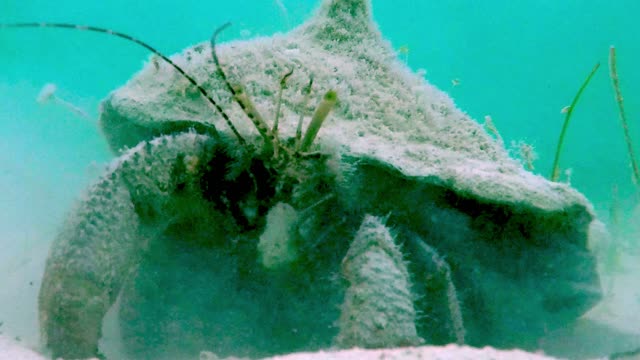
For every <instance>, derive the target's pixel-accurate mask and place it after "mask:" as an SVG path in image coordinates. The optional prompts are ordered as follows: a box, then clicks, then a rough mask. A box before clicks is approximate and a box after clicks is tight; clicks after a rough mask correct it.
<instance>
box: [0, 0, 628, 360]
mask: <svg viewBox="0 0 640 360" xmlns="http://www.w3.org/2000/svg"><path fill="white" fill-rule="evenodd" d="M315 4H316V1H315V0H282V1H271V0H268V1H266V0H237V1H234V2H225V3H223V4H221V3H220V2H202V1H196V0H187V1H183V2H180V4H178V3H176V2H169V1H153V2H152V1H138V2H136V3H135V4H132V3H131V2H130V1H125V0H113V1H109V2H98V1H77V0H74V1H72V0H62V1H56V2H52V1H47V0H33V1H28V2H27V1H19V0H5V1H2V2H1V3H0V22H13V21H68V22H76V23H83V24H94V25H98V26H105V27H113V28H115V29H118V30H121V31H124V32H128V33H131V34H133V35H136V36H138V37H140V38H142V39H144V40H146V41H148V42H150V43H151V44H153V45H154V46H156V47H157V48H159V49H161V50H162V51H164V52H166V53H168V54H170V53H174V52H177V51H179V50H181V49H182V48H184V47H186V46H189V45H191V44H193V43H195V42H198V41H202V40H204V39H207V38H208V36H209V34H210V33H211V31H212V29H213V28H215V27H216V26H218V25H219V24H221V23H224V22H226V21H229V20H231V21H233V22H234V27H233V28H232V29H231V30H230V32H229V34H228V35H227V39H232V38H247V37H252V36H255V35H269V34H271V33H273V32H276V31H285V30H287V29H289V28H291V27H293V26H295V25H296V24H299V23H300V22H301V21H302V20H303V19H304V18H305V17H307V16H308V15H309V14H310V12H311V11H312V10H313V8H314V7H315ZM281 5H282V6H281ZM373 7H374V16H375V19H376V20H377V22H378V23H379V24H380V27H381V30H382V31H383V33H384V34H385V36H386V37H388V38H389V39H390V41H391V42H392V44H393V46H394V47H395V48H396V49H398V51H399V56H400V57H401V58H403V59H404V61H405V62H406V63H407V65H408V66H409V67H411V68H412V69H413V70H416V71H417V70H420V69H423V70H424V71H425V72H426V75H425V76H426V78H427V80H429V81H430V82H432V83H434V84H436V85H437V86H439V87H440V88H441V89H443V90H445V91H447V92H449V93H450V94H451V96H452V97H453V98H454V100H455V101H456V103H457V104H458V106H460V107H461V108H462V109H463V110H465V111H467V112H469V114H470V115H471V116H472V117H473V118H475V119H477V120H478V121H482V119H483V118H484V116H486V115H490V116H491V117H492V119H493V121H494V122H495V123H496V125H497V127H498V129H499V130H500V132H501V134H502V136H503V138H504V139H505V142H506V143H507V144H510V143H511V142H518V141H525V142H527V143H529V144H532V145H533V146H534V148H535V149H536V152H537V154H538V160H537V161H536V162H535V163H534V165H535V170H534V172H536V173H540V174H542V175H545V176H546V175H548V173H549V171H550V167H551V161H552V159H553V152H554V150H555V143H556V141H557V137H558V133H559V130H560V126H561V123H562V119H563V114H561V111H560V110H561V109H562V108H563V107H564V106H566V105H568V103H569V102H570V101H571V98H572V97H573V95H574V93H575V91H576V90H577V88H578V87H579V85H580V83H581V82H582V80H583V79H584V77H585V76H586V74H587V73H588V71H589V70H590V69H591V67H592V66H593V65H594V64H595V63H596V62H601V64H602V66H601V69H600V70H599V72H598V73H597V74H596V77H595V78H594V80H593V82H592V83H591V84H590V86H589V87H588V88H587V91H585V93H584V95H583V98H582V99H581V102H580V104H579V105H578V107H577V109H576V111H575V112H574V115H573V116H574V117H573V120H572V124H571V127H570V129H569V134H568V137H567V141H566V144H565V148H564V153H563V157H562V163H561V165H562V167H563V168H564V169H570V170H571V171H570V173H571V179H570V181H571V183H572V185H574V186H575V187H576V188H577V189H579V190H580V191H581V192H583V193H584V194H585V195H586V196H587V197H588V198H589V199H590V200H591V201H592V202H593V203H594V205H595V207H596V210H597V212H598V214H599V216H600V217H601V219H602V220H603V221H604V222H605V223H606V224H607V226H608V227H609V230H610V232H611V233H612V234H614V235H615V238H614V241H615V242H614V243H613V244H614V246H613V247H611V246H609V245H607V244H604V245H602V244H601V246H600V247H599V248H598V249H613V251H605V250H598V251H599V254H600V255H601V260H602V266H601V268H602V273H603V286H604V287H605V289H606V297H605V300H604V301H603V303H602V304H601V305H599V306H597V307H596V308H594V309H593V310H592V311H591V312H590V313H589V314H587V315H586V317H585V320H584V321H581V322H580V323H579V324H578V325H577V326H576V327H575V328H573V329H565V330H563V331H561V332H558V333H556V334H552V335H550V336H549V338H548V339H545V342H544V343H543V346H544V347H546V349H547V351H548V352H552V353H555V354H558V355H560V356H568V357H575V358H581V357H588V356H593V355H594V354H605V353H611V352H614V351H623V350H628V349H627V348H629V347H632V346H636V347H637V346H640V265H639V264H640V261H639V260H640V255H639V254H640V251H639V250H638V249H640V230H639V229H640V208H639V207H638V204H639V200H638V198H639V197H638V196H637V190H636V185H635V184H634V182H633V181H632V179H631V171H630V167H629V160H628V155H627V152H626V151H627V148H626V144H625V142H624V140H623V136H622V130H621V127H620V123H619V120H618V116H617V112H616V110H617V109H616V104H615V101H614V100H613V93H612V91H611V86H610V81H609V78H608V69H607V54H608V49H609V46H610V45H612V44H613V45H615V46H616V47H617V49H618V70H619V72H620V77H621V85H622V91H623V93H624V94H625V106H626V111H627V114H628V118H629V121H630V124H629V128H630V133H631V136H632V139H634V140H635V142H634V144H633V146H634V148H635V149H636V151H640V123H639V122H640V97H639V96H638V94H640V69H638V68H637V67H636V66H634V65H636V64H637V63H639V61H640V42H638V41H637V39H638V38H640V27H638V26H636V25H635V21H637V14H640V2H637V1H630V0H614V1H602V0H580V1H574V0H566V1H551V0H536V1H521V2H514V1H506V0H487V1H483V2H478V1H474V0H451V1H428V0H393V1H392V0H373ZM147 56H148V55H147V54H146V53H145V52H144V51H143V50H141V49H138V48H137V47H135V46H133V45H130V44H127V43H124V42H122V41H120V40H114V39H109V38H105V37H103V36H100V35H96V34H76V33H70V32H64V31H56V30H39V29H37V30H0V68H1V69H2V70H1V71H0V189H1V190H2V191H0V332H1V333H2V335H3V336H6V337H7V338H9V339H18V340H17V343H20V344H26V345H28V346H35V344H37V342H38V335H37V319H36V296H37V292H38V288H39V284H40V278H41V274H42V270H43V266H44V259H45V257H46V254H47V250H48V246H49V244H50V241H51V240H52V239H53V237H54V236H55V233H56V230H57V229H58V228H59V226H60V223H61V222H62V220H63V219H64V215H65V213H66V212H67V211H68V209H69V208H70V207H71V206H72V204H73V201H74V199H75V198H76V197H77V196H78V195H79V194H80V193H81V191H82V189H83V188H84V187H86V185H87V184H89V183H90V182H91V181H92V180H93V179H95V178H96V177H97V176H98V175H99V174H100V171H101V169H102V168H103V166H104V165H105V164H106V163H107V162H108V161H109V159H110V158H111V155H110V154H109V153H108V150H107V147H106V143H105V142H104V140H103V139H102V138H101V135H100V133H99V131H98V130H97V128H96V126H95V123H92V122H91V121H85V120H83V119H81V118H78V117H77V116H74V115H73V114H71V113H69V112H68V111H67V110H66V109H64V108H62V107H58V106H55V105H53V104H45V105H40V104H37V103H36V102H35V98H36V96H37V95H38V92H39V91H40V89H41V87H42V86H43V85H44V84H45V83H48V82H52V83H55V84H57V85H58V94H59V95H60V96H61V97H63V98H65V99H66V100H69V101H71V102H73V103H74V104H76V105H78V106H79V107H80V108H82V109H84V110H85V111H86V112H87V113H88V114H89V116H90V117H91V118H96V117H97V109H98V103H99V100H100V99H101V98H104V97H105V96H106V95H107V94H108V92H109V91H110V90H112V89H115V88H117V87H118V86H119V85H121V84H123V83H124V82H125V81H126V80H127V79H128V78H129V77H130V76H131V75H132V74H133V73H135V71H137V70H138V69H139V68H140V66H141V64H142V62H143V61H145V60H146V59H147ZM454 84H455V85H454ZM515 153H516V152H514V154H515ZM563 180H565V181H566V180H568V179H565V178H563ZM613 189H617V190H615V191H614V190H613ZM615 194H617V195H615ZM634 209H635V210H634ZM610 329H613V330H615V331H613V332H611V331H608V330H610ZM108 334H109V333H107V335H108ZM106 341H109V338H108V336H107V338H106ZM0 344H1V343H0ZM114 346H115V345H114ZM0 347H1V345H0ZM0 356H3V353H2V352H1V351H0ZM5 358H7V359H10V358H13V357H5Z"/></svg>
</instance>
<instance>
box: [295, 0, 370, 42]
mask: <svg viewBox="0 0 640 360" xmlns="http://www.w3.org/2000/svg"><path fill="white" fill-rule="evenodd" d="M297 31H300V32H302V33H303V34H305V35H306V36H307V37H309V38H311V39H312V40H314V41H317V42H321V43H326V44H327V45H330V44H331V47H334V46H335V42H339V43H342V44H346V43H353V42H356V41H362V40H365V39H371V38H376V39H379V38H380V37H381V35H380V31H379V30H378V27H377V26H376V24H375V23H374V22H373V17H372V13H371V0H324V1H323V2H322V4H321V5H320V7H319V9H318V10H317V11H316V14H315V16H313V17H312V18H311V19H310V20H309V21H307V22H306V23H304V24H303V25H302V26H301V27H300V28H298V29H297Z"/></svg>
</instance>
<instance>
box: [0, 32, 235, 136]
mask: <svg viewBox="0 0 640 360" xmlns="http://www.w3.org/2000/svg"><path fill="white" fill-rule="evenodd" d="M3 28H61V29H71V30H81V31H93V32H97V33H103V34H107V35H113V36H116V37H119V38H122V39H125V40H128V41H131V42H134V43H136V44H138V45H140V46H142V47H143V48H145V49H147V50H149V51H151V52H152V53H154V54H155V55H157V56H158V57H160V58H162V60H164V61H165V62H166V63H168V64H169V65H171V66H172V67H173V68H174V69H175V70H176V71H177V72H179V73H180V75H182V76H183V77H184V78H185V79H187V80H188V81H189V82H190V83H191V84H192V85H193V86H195V87H196V88H197V89H198V91H199V92H200V95H202V96H203V97H204V98H206V99H207V101H208V102H209V103H210V104H211V105H213V107H214V108H215V109H216V111H217V112H218V113H219V114H220V115H221V116H222V118H223V119H224V121H225V122H226V123H227V125H228V126H229V128H231V130H232V131H233V133H234V135H235V136H236V137H237V138H238V140H239V141H240V142H241V143H242V144H245V141H244V139H243V138H242V136H241V135H240V133H238V131H237V130H236V128H235V126H233V124H232V123H231V119H230V118H229V116H228V115H227V114H226V113H225V112H224V110H222V108H221V107H220V105H218V103H217V102H216V101H215V100H213V98H211V96H210V95H209V93H208V92H207V90H205V89H204V88H203V87H202V86H201V85H200V84H198V82H197V81H196V80H195V79H194V78H193V77H192V76H191V75H189V74H187V72H186V71H184V70H183V69H182V68H181V67H180V66H178V65H176V63H174V62H173V61H171V59H169V58H168V57H166V56H165V55H164V54H162V53H161V52H160V51H158V50H156V49H155V48H153V47H152V46H151V45H149V44H147V43H145V42H144V41H141V40H139V39H136V38H134V37H133V36H130V35H127V34H124V33H121V32H118V31H113V30H111V29H105V28H100V27H95V26H86V25H76V24H67V23H37V22H27V23H8V24H2V23H0V29H3ZM203 125H205V126H206V127H207V129H208V130H209V132H211V133H212V134H213V136H214V137H215V138H216V139H220V134H219V133H218V130H217V129H216V127H215V125H213V124H203Z"/></svg>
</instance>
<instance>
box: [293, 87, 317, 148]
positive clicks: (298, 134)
mask: <svg viewBox="0 0 640 360" xmlns="http://www.w3.org/2000/svg"><path fill="white" fill-rule="evenodd" d="M312 86H313V75H311V76H310V77H309V84H308V85H307V86H305V87H304V89H302V93H303V94H304V98H303V100H302V107H301V110H300V119H298V126H297V127H296V139H295V147H296V149H298V148H299V147H300V140H301V139H302V121H303V120H304V110H305V109H306V108H307V104H309V98H310V97H311V87H312Z"/></svg>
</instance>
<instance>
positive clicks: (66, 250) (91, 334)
mask: <svg viewBox="0 0 640 360" xmlns="http://www.w3.org/2000/svg"><path fill="white" fill-rule="evenodd" d="M212 142H213V143H214V144H215V143H216V142H215V140H213V139H212V138H211V137H208V136H203V135H196V134H194V133H185V134H180V135H176V136H164V137H161V138H158V139H155V140H153V141H151V142H144V143H141V144H140V145H138V146H137V147H135V148H133V149H131V150H130V151H129V152H127V153H125V154H124V155H123V156H121V157H120V158H118V159H117V160H116V161H115V162H114V164H113V165H112V166H111V170H109V171H108V172H107V174H106V175H105V176H103V177H102V178H101V179H100V180H99V181H98V182H97V183H96V184H95V185H93V186H92V187H91V188H90V190H89V191H88V193H87V194H86V195H85V196H84V199H83V201H82V202H81V203H79V204H78V206H77V207H76V209H75V211H74V212H73V213H72V214H71V215H70V216H69V218H68V219H67V221H66V223H65V225H64V226H63V228H62V231H61V232H60V234H59V235H58V236H57V238H56V239H55V240H54V243H53V244H52V247H51V251H50V254H49V257H48V259H47V264H46V269H45V274H44V278H43V281H42V287H41V289H40V294H39V312H40V327H41V333H42V340H43V341H44V344H45V345H46V346H47V347H48V348H50V349H51V350H52V352H53V356H54V358H57V357H64V358H69V359H75V358H90V357H94V356H96V354H97V351H98V340H99V338H100V329H101V327H102V320H103V317H104V315H105V313H106V312H107V310H108V309H109V308H110V307H111V305H112V304H113V303H114V301H115V299H116V298H117V296H118V294H119V292H120V290H121V288H122V286H123V283H124V282H125V281H126V279H127V277H128V275H129V274H130V273H131V271H132V270H133V269H134V268H135V266H136V265H137V264H138V263H139V259H140V257H141V255H142V253H143V252H144V249H145V248H146V246H147V243H148V241H149V240H150V239H153V238H155V237H156V236H157V234H158V233H159V232H162V231H164V229H165V227H166V226H167V224H168V223H169V220H170V219H171V218H172V216H175V214H180V213H183V212H185V211H186V210H184V209H181V208H179V206H184V208H186V209H188V210H192V209H194V208H198V206H199V203H197V199H198V198H197V197H189V196H188V194H190V193H192V192H194V191H193V190H190V189H195V188H196V186H198V185H197V184H198V180H199V177H198V175H197V171H198V168H199V167H200V165H199V164H201V163H203V162H206V161H208V160H207V158H206V156H209V157H211V155H210V153H211V151H209V150H210V148H211V146H210V143H212ZM150 170H151V171H150ZM198 189H199V188H198ZM182 199H186V200H182ZM193 199H195V200H193ZM180 201H182V203H181V202H180ZM203 203H204V201H203ZM174 213H175V214H174ZM163 226H164V227H163Z"/></svg>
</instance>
